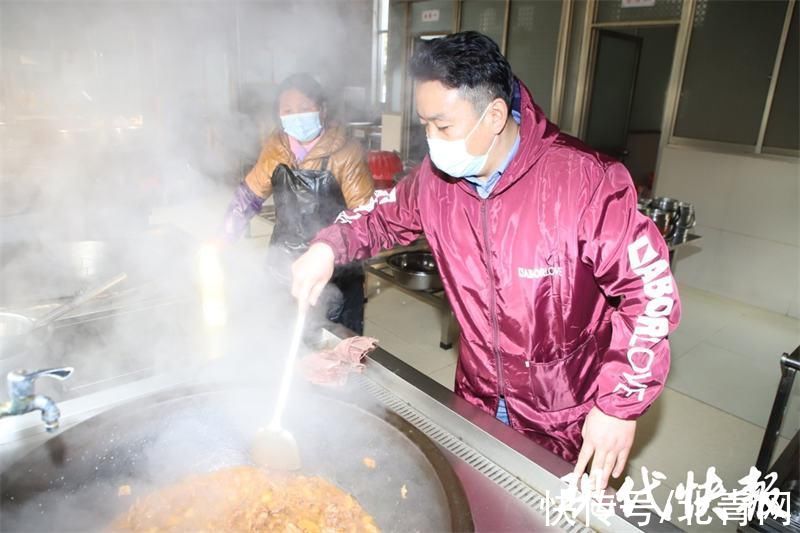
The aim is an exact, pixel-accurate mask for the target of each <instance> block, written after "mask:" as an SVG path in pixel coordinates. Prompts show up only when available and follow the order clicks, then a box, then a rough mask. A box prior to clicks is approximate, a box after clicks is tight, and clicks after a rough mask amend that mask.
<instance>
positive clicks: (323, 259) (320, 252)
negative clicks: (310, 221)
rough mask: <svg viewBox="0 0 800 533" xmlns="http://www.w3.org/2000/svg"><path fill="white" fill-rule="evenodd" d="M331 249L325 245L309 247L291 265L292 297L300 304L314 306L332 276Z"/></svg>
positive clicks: (315, 244) (316, 244)
mask: <svg viewBox="0 0 800 533" xmlns="http://www.w3.org/2000/svg"><path fill="white" fill-rule="evenodd" d="M333 265H334V255H333V249H332V248H331V247H330V246H328V245H327V244H325V243H321V242H317V243H314V244H312V245H311V247H310V248H309V249H308V251H307V252H306V253H304V254H303V255H301V256H300V258H299V259H298V260H297V261H295V262H294V263H293V264H292V296H294V297H295V298H297V301H298V302H300V303H301V304H303V303H306V304H309V305H316V304H317V300H318V299H319V295H320V294H321V293H322V289H324V288H325V285H327V284H328V282H329V281H330V280H331V277H332V276H333Z"/></svg>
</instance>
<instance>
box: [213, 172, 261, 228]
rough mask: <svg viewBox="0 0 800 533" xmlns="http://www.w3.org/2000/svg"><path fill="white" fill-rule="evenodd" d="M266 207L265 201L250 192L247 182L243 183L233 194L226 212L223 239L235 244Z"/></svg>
mask: <svg viewBox="0 0 800 533" xmlns="http://www.w3.org/2000/svg"><path fill="white" fill-rule="evenodd" d="M262 205H264V199H263V198H261V197H260V196H258V195H257V194H256V193H254V192H253V191H251V190H250V187H248V186H247V184H246V183H245V182H241V183H240V184H239V186H238V187H236V191H235V192H234V193H233V199H232V200H231V203H230V204H229V205H228V210H227V211H226V212H225V220H224V224H223V230H222V233H223V237H224V239H225V241H226V242H233V241H235V240H237V239H239V238H240V237H241V236H242V234H244V232H245V229H246V228H247V225H248V223H249V222H250V219H251V218H253V217H254V216H255V215H256V214H258V212H259V211H261V206H262Z"/></svg>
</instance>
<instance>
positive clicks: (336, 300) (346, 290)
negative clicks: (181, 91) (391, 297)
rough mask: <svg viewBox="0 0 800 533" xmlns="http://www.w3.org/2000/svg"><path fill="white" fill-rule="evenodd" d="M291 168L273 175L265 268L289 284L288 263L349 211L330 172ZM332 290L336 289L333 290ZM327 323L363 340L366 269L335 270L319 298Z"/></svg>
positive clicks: (324, 163)
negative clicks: (272, 225)
mask: <svg viewBox="0 0 800 533" xmlns="http://www.w3.org/2000/svg"><path fill="white" fill-rule="evenodd" d="M328 159H329V158H327V157H326V158H324V159H323V160H322V165H321V167H320V169H319V170H305V169H297V168H289V167H288V166H287V165H284V164H280V165H278V166H277V167H276V168H275V171H274V172H273V173H272V197H273V199H274V202H275V228H274V229H273V231H272V238H271V239H270V251H269V263H270V268H271V270H272V271H273V273H274V274H276V275H277V276H279V277H281V278H283V279H284V281H288V280H289V278H290V267H291V263H292V262H293V261H294V260H295V259H297V258H298V257H299V256H300V255H302V254H303V252H305V251H306V250H307V249H308V246H309V243H310V242H311V240H312V239H313V238H314V237H315V236H316V235H317V233H318V232H319V231H320V230H321V229H323V228H325V227H327V226H330V225H331V224H333V222H334V221H335V220H336V217H337V216H338V215H339V213H341V212H342V211H344V210H345V209H347V204H346V203H345V200H344V195H343V194H342V189H341V187H340V186H339V182H338V181H337V180H336V177H335V176H334V175H333V172H331V171H330V170H328ZM331 285H333V286H334V287H331ZM321 304H322V307H324V308H325V309H326V318H327V319H328V320H330V321H332V322H337V323H340V324H342V325H343V326H345V327H347V328H349V329H350V330H352V331H354V332H355V333H357V334H358V335H361V334H362V333H363V331H364V269H363V267H362V266H361V265H360V264H352V265H344V266H337V267H336V268H335V269H334V273H333V278H331V284H329V286H328V287H326V289H325V291H323V295H322V297H321Z"/></svg>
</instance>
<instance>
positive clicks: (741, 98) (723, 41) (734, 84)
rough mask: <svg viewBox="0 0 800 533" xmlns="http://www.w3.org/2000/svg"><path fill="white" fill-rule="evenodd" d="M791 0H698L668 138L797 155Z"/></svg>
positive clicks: (793, 6) (794, 17) (794, 23)
mask: <svg viewBox="0 0 800 533" xmlns="http://www.w3.org/2000/svg"><path fill="white" fill-rule="evenodd" d="M797 16H798V14H797V7H796V2H795V1H794V0H782V1H773V2H761V1H754V0H748V1H727V0H715V1H710V0H698V1H697V2H696V4H695V10H694V16H693V19H692V27H691V35H690V40H689V48H688V54H687V57H686V61H685V64H684V67H683V68H684V70H683V78H682V84H681V89H680V93H679V99H678V104H677V112H676V115H675V122H674V127H673V131H672V142H674V143H675V144H686V145H704V144H705V145H711V146H718V147H722V148H725V149H728V150H732V151H740V152H750V153H763V152H771V153H782V154H790V155H797V153H798V149H800V146H799V145H798V102H797V91H798V81H797V79H798V68H797V63H798V36H797V32H798V28H797V26H798V24H797Z"/></svg>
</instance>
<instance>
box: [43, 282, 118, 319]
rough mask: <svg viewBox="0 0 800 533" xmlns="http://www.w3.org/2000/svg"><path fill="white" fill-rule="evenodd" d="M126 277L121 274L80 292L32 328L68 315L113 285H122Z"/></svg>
mask: <svg viewBox="0 0 800 533" xmlns="http://www.w3.org/2000/svg"><path fill="white" fill-rule="evenodd" d="M127 277H128V275H127V274H125V273H122V274H120V275H119V276H117V277H115V278H113V279H110V280H108V281H106V282H105V283H103V284H102V285H97V286H95V287H89V288H88V289H86V290H84V291H82V292H80V293H79V294H78V295H77V296H75V297H74V298H73V299H72V300H70V301H69V302H67V303H65V304H64V305H60V306H58V307H56V308H55V309H53V310H52V311H50V312H49V313H47V314H46V315H44V316H43V317H42V318H40V319H39V320H37V321H36V323H35V325H34V328H40V327H44V326H47V325H48V324H50V323H51V322H53V321H54V320H56V319H57V318H59V317H62V316H64V315H65V314H67V313H69V312H70V311H72V310H73V309H75V308H76V307H78V306H79V305H83V304H85V303H86V302H88V301H89V300H91V299H92V298H95V297H97V296H99V295H100V294H103V293H104V292H106V291H107V290H109V289H110V288H112V287H114V286H115V285H117V284H119V283H122V282H123V281H124V280H125V279H126V278H127Z"/></svg>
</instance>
